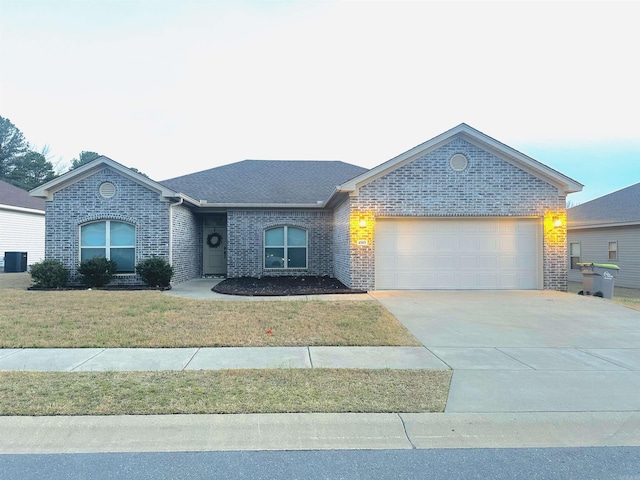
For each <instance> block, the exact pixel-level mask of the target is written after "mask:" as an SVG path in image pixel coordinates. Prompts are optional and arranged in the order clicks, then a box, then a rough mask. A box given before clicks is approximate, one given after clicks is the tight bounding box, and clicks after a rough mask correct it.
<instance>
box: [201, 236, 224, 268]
mask: <svg viewBox="0 0 640 480" xmlns="http://www.w3.org/2000/svg"><path fill="white" fill-rule="evenodd" d="M203 245H204V253H203V264H204V272H203V273H204V275H226V274H227V228H226V227H208V226H205V227H204V242H203Z"/></svg>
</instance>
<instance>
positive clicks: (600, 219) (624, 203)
mask: <svg viewBox="0 0 640 480" xmlns="http://www.w3.org/2000/svg"><path fill="white" fill-rule="evenodd" d="M634 223H637V224H640V183H636V184H635V185H631V186H630V187H627V188H623V189H622V190H618V191H616V192H613V193H610V194H608V195H604V196H602V197H600V198H596V199H595V200H591V201H590V202H586V203H583V204H582V205H578V206H575V207H573V208H570V209H568V210H567V226H568V227H569V228H578V227H587V226H604V225H616V224H634Z"/></svg>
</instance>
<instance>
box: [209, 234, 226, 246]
mask: <svg viewBox="0 0 640 480" xmlns="http://www.w3.org/2000/svg"><path fill="white" fill-rule="evenodd" d="M214 238H215V240H214ZM221 243H222V235H220V234H219V233H218V232H213V233H210V234H209V235H207V245H209V246H210V247H211V248H218V247H219V246H220V244H221Z"/></svg>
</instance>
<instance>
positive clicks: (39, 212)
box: [0, 204, 45, 215]
mask: <svg viewBox="0 0 640 480" xmlns="http://www.w3.org/2000/svg"><path fill="white" fill-rule="evenodd" d="M0 210H11V211H14V212H22V213H33V214H36V215H44V214H45V211H44V210H37V209H35V208H24V207H16V206H13V205H6V204H1V205H0Z"/></svg>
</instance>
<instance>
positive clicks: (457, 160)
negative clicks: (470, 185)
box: [449, 153, 469, 172]
mask: <svg viewBox="0 0 640 480" xmlns="http://www.w3.org/2000/svg"><path fill="white" fill-rule="evenodd" d="M449 165H451V169H452V170H455V171H456V172H461V171H463V170H464V169H465V168H467V166H468V165H469V160H467V157H465V156H464V155H463V154H461V153H456V154H455V155H453V156H452V157H451V159H450V160H449Z"/></svg>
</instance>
